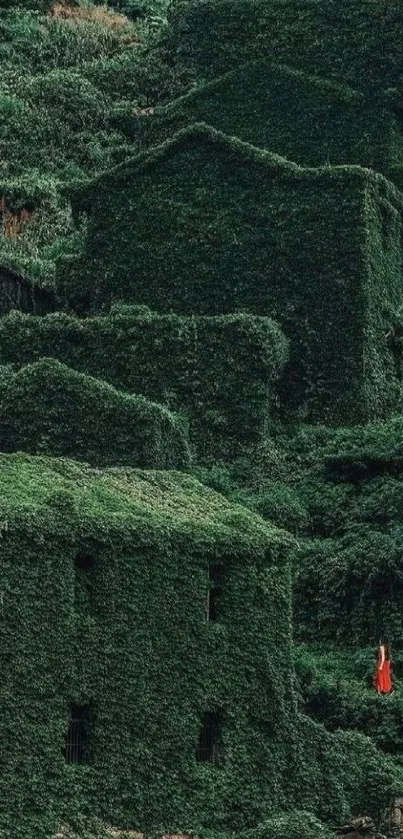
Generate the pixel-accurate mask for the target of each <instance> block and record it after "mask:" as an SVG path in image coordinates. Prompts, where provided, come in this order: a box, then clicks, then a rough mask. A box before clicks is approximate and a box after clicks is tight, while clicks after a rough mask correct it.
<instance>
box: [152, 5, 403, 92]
mask: <svg viewBox="0 0 403 839" xmlns="http://www.w3.org/2000/svg"><path fill="white" fill-rule="evenodd" d="M170 23H171V27H170V31H169V33H168V37H169V41H168V49H169V52H170V55H171V57H172V59H173V60H176V61H177V62H178V64H179V65H185V66H188V65H189V66H190V67H191V68H192V69H193V72H194V74H195V76H196V78H200V77H201V78H204V79H205V78H206V77H207V78H212V77H213V78H214V77H217V76H219V75H220V74H221V73H223V72H225V71H227V70H229V69H232V68H234V67H238V66H239V64H240V63H241V62H243V61H248V60H250V59H252V58H254V57H260V56H262V55H267V54H268V53H269V54H270V56H271V59H272V60H273V61H277V62H279V63H284V64H287V65H289V66H291V67H295V68H296V69H302V70H303V71H304V72H309V73H315V74H317V75H320V76H324V77H331V78H333V79H337V80H339V81H342V82H347V84H352V85H353V86H357V85H358V86H359V87H362V88H366V89H369V90H373V91H376V92H382V91H384V90H386V89H387V88H390V87H394V86H395V85H396V84H397V83H398V81H399V77H400V75H401V72H402V54H401V41H402V33H403V10H402V5H401V3H400V0H389V2H388V3H387V4H386V3H384V2H383V0H339V2H337V3H335V2H334V0H321V2H320V3H319V4H318V3H317V2H316V0H237V2H234V0H174V2H173V4H172V7H171V12H170Z"/></svg>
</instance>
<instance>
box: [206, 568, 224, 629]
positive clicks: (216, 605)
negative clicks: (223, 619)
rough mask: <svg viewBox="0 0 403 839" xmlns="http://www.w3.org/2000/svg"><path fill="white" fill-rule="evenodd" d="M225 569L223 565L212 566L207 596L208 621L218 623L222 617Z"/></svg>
mask: <svg viewBox="0 0 403 839" xmlns="http://www.w3.org/2000/svg"><path fill="white" fill-rule="evenodd" d="M223 573H224V568H223V566H222V565H210V568H209V584H210V588H209V593H208V596H207V620H208V621H216V620H218V618H219V617H220V611H221V609H220V607H221V594H222V580H223Z"/></svg>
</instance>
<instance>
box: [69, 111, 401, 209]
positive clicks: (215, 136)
mask: <svg viewBox="0 0 403 839" xmlns="http://www.w3.org/2000/svg"><path fill="white" fill-rule="evenodd" d="M194 146H198V147H201V148H205V149H207V150H209V151H210V152H212V153H214V152H216V151H217V149H220V150H223V151H225V152H226V153H227V154H228V155H230V156H231V158H232V159H233V160H239V161H242V162H244V163H245V162H249V163H250V164H251V165H255V166H258V167H261V168H262V170H263V171H264V172H265V173H266V174H267V175H273V176H277V177H278V176H279V175H280V176H282V177H284V178H291V179H293V180H294V179H300V178H301V179H305V178H309V179H312V178H314V179H323V180H325V181H326V180H328V179H329V178H333V179H336V180H338V179H339V178H341V177H343V176H344V175H348V176H349V177H350V179H351V178H355V179H356V180H357V183H359V182H364V181H372V182H373V183H375V184H377V185H379V186H381V187H382V188H383V189H384V190H386V191H387V192H388V193H389V196H390V197H391V198H392V199H394V200H395V202H396V203H398V204H399V205H400V206H402V207H403V198H402V195H401V193H400V192H399V191H398V190H397V189H396V188H395V187H394V186H393V185H392V184H391V183H390V182H389V181H388V180H387V179H386V178H385V177H384V176H383V175H380V174H379V173H377V172H374V171H373V170H371V169H364V168H362V167H361V166H355V165H344V166H322V167H318V168H315V167H302V166H299V165H298V164H297V163H294V162H292V161H290V160H287V159H286V158H284V157H280V155H278V154H274V153H273V152H270V151H267V150H266V149H261V148H257V147H256V146H253V145H251V144H250V143H245V142H243V141H242V140H238V139H237V138H236V137H230V136H228V135H227V134H224V133H223V132H222V131H217V130H216V129H215V128H212V127H211V126H209V125H206V123H195V124H193V125H190V126H188V127H187V128H184V129H182V130H181V131H178V132H177V134H175V135H174V136H173V137H172V138H171V139H169V140H167V141H166V142H164V143H161V144H160V145H158V146H153V147H152V148H150V149H148V150H147V151H145V152H142V153H141V154H139V155H136V156H135V157H130V158H128V159H127V160H125V161H124V162H123V163H120V164H118V165H117V166H114V167H113V168H111V169H108V170H106V171H105V172H102V173H100V174H99V175H97V176H96V177H95V178H92V179H91V180H87V181H76V182H72V183H71V184H69V185H68V186H66V187H65V189H64V192H65V194H66V195H67V196H68V197H69V198H70V200H71V202H72V205H73V208H74V211H75V212H76V213H77V212H80V211H89V210H90V209H91V206H92V203H93V200H94V199H95V198H96V199H97V200H99V191H100V190H101V191H106V190H108V189H111V190H112V189H114V188H116V185H117V184H121V183H122V181H127V180H128V179H129V178H130V177H131V176H133V175H135V174H139V175H141V174H143V173H146V172H149V171H150V170H152V169H153V168H156V167H157V166H158V165H159V164H161V163H163V162H164V161H165V160H168V159H169V158H171V157H174V156H176V155H178V154H180V153H182V152H183V151H186V150H188V149H189V148H192V147H194Z"/></svg>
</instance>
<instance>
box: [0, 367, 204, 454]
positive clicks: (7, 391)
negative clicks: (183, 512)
mask: <svg viewBox="0 0 403 839" xmlns="http://www.w3.org/2000/svg"><path fill="white" fill-rule="evenodd" d="M0 450H1V451H3V452H15V451H25V452H30V453H31V454H50V455H58V456H63V455H64V456H65V457H73V456H74V457H75V458H76V459H77V460H85V461H87V462H88V463H93V464H95V465H97V466H110V465H114V466H120V465H127V466H140V467H144V468H147V467H148V468H156V469H166V468H178V469H181V468H182V469H186V467H187V466H188V465H189V451H188V446H187V443H186V440H185V437H184V435H183V433H182V432H181V430H180V428H179V426H178V421H177V418H175V417H174V416H173V415H172V414H171V413H170V412H169V411H168V410H167V409H166V408H164V407H162V406H161V405H157V404H155V403H153V402H149V401H148V400H147V399H145V398H144V397H142V396H133V395H129V394H127V393H122V392H121V391H118V390H115V388H113V387H111V385H108V384H106V383H105V382H100V381H99V380H98V379H94V378H92V377H91V376H86V375H85V374H83V373H77V372H76V371H75V370H71V369H70V368H69V367H67V366H66V365H65V364H61V363H60V362H59V361H55V360H54V359H43V360H41V361H38V362H36V363H34V364H30V365H28V366H26V367H22V368H21V369H20V370H19V371H18V372H17V373H15V374H11V373H10V374H9V375H7V373H6V375H5V376H4V377H3V380H2V382H1V384H0Z"/></svg>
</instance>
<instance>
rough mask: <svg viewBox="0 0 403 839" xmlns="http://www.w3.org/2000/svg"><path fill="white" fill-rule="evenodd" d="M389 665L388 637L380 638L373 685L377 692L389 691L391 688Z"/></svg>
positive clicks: (390, 661) (390, 663)
mask: <svg viewBox="0 0 403 839" xmlns="http://www.w3.org/2000/svg"><path fill="white" fill-rule="evenodd" d="M391 666H392V660H391V655H390V645H389V643H388V639H387V638H381V640H380V641H379V646H378V655H377V661H376V672H375V687H376V690H377V691H378V693H391V692H392V690H393V685H392V672H391Z"/></svg>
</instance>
